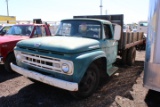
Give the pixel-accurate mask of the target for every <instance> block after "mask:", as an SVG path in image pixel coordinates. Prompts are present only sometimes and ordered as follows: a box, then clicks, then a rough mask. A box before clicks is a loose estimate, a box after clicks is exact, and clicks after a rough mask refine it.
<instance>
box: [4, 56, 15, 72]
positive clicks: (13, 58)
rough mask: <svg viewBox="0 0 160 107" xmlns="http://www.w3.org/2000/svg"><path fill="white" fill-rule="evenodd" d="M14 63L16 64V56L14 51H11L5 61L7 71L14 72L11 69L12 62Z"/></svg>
mask: <svg viewBox="0 0 160 107" xmlns="http://www.w3.org/2000/svg"><path fill="white" fill-rule="evenodd" d="M11 62H12V63H13V64H16V58H15V56H14V53H10V54H9V55H8V56H7V58H6V61H5V64H4V66H5V69H6V71H7V72H9V73H13V72H14V71H13V70H12V69H11V66H10V63H11Z"/></svg>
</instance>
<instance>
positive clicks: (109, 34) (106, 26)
mask: <svg viewBox="0 0 160 107" xmlns="http://www.w3.org/2000/svg"><path fill="white" fill-rule="evenodd" d="M104 32H105V37H106V39H110V38H112V35H111V29H110V26H109V25H104Z"/></svg>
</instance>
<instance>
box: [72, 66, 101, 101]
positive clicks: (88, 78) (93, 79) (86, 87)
mask: <svg viewBox="0 0 160 107" xmlns="http://www.w3.org/2000/svg"><path fill="white" fill-rule="evenodd" d="M99 79H100V74H99V71H98V68H97V66H96V65H95V64H92V65H91V66H90V67H89V68H88V70H87V72H86V73H85V75H84V76H83V78H82V80H81V82H80V83H79V90H78V91H75V92H71V94H72V95H73V96H74V97H75V98H77V99H83V98H86V97H89V96H90V95H92V94H93V92H94V91H95V90H96V89H97V87H98V84H99Z"/></svg>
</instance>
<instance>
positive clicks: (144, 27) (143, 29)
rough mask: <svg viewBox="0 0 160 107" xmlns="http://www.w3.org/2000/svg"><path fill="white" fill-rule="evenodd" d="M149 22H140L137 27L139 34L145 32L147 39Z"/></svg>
mask: <svg viewBox="0 0 160 107" xmlns="http://www.w3.org/2000/svg"><path fill="white" fill-rule="evenodd" d="M147 28H148V21H139V23H138V26H137V32H144V36H145V37H147Z"/></svg>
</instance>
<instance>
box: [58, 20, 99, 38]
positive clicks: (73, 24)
mask: <svg viewBox="0 0 160 107" xmlns="http://www.w3.org/2000/svg"><path fill="white" fill-rule="evenodd" d="M56 35H57V36H76V37H86V38H97V39H99V38H100V37H101V36H100V35H101V23H100V22H98V21H90V20H65V21H62V22H61V24H60V27H59V29H58V31H57V33H56Z"/></svg>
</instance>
